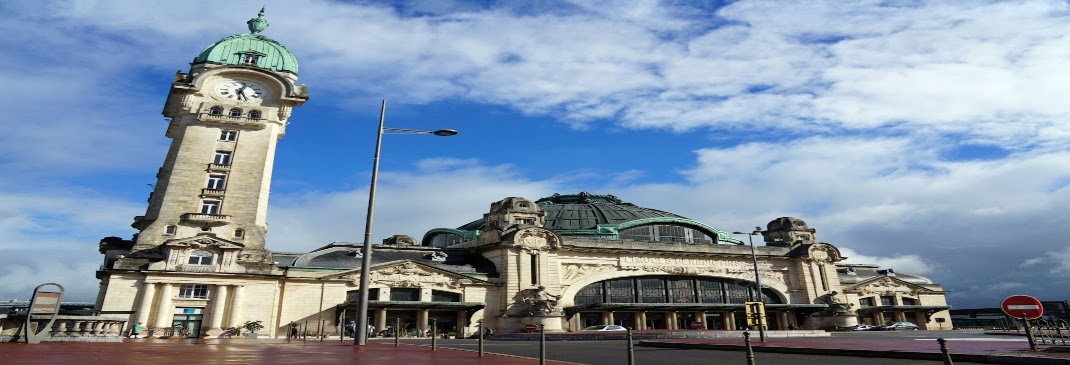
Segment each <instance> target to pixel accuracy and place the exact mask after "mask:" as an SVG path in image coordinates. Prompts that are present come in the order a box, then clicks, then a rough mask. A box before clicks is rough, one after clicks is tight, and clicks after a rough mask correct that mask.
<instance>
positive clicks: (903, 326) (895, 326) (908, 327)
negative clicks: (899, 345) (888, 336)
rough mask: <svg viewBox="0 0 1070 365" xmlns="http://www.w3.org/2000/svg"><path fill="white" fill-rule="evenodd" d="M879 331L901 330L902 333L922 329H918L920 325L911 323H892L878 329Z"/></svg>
mask: <svg viewBox="0 0 1070 365" xmlns="http://www.w3.org/2000/svg"><path fill="white" fill-rule="evenodd" d="M877 329H878V330H881V331H901V330H902V331H917V330H919V329H920V328H918V325H916V324H913V323H910V322H892V323H889V324H886V325H883V326H880V327H877Z"/></svg>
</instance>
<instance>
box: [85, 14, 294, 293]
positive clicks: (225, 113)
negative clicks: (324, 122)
mask: <svg viewBox="0 0 1070 365" xmlns="http://www.w3.org/2000/svg"><path fill="white" fill-rule="evenodd" d="M247 24H248V28H249V33H245V34H239V35H233V36H229V37H226V38H223V39H221V40H219V41H218V42H215V43H213V44H212V45H210V46H208V47H207V48H205V49H204V50H203V51H201V53H200V54H199V55H197V57H196V58H194V59H193V62H192V63H191V66H190V69H189V72H181V71H179V72H177V73H176V74H175V77H174V79H173V80H172V82H171V88H170V92H169V93H168V95H167V101H166V102H165V104H164V108H163V115H164V116H165V117H166V119H167V121H168V123H169V124H168V126H167V131H166V133H165V135H166V136H167V137H168V138H171V139H172V142H171V147H170V149H169V150H168V152H167V155H166V157H165V158H164V161H163V165H162V166H161V167H160V169H159V172H158V173H157V174H156V178H157V181H156V184H155V186H154V189H153V191H152V193H151V194H150V195H149V199H148V209H147V210H146V212H145V215H143V216H137V217H135V218H134V223H133V224H132V227H133V228H135V229H137V230H138V233H137V235H136V237H135V239H134V240H133V242H132V243H133V245H132V246H131V247H130V250H129V251H127V252H126V253H125V254H124V255H122V256H117V257H113V258H112V261H114V264H113V265H109V262H108V261H109V260H108V259H105V266H112V267H114V268H116V269H148V270H177V271H186V269H189V268H190V267H193V266H196V269H197V270H203V271H205V272H220V273H245V272H248V273H261V274H267V273H270V272H271V271H272V269H273V265H271V264H272V262H271V252H270V251H268V250H267V249H266V248H265V247H264V237H265V234H266V233H267V206H268V195H269V193H270V187H271V172H272V165H273V161H274V155H275V146H276V143H277V142H278V141H279V139H280V138H282V136H283V135H284V134H285V133H286V125H287V124H289V122H288V121H287V120H288V119H289V117H290V113H291V111H292V109H293V108H294V107H296V106H300V105H302V104H303V103H304V102H305V101H306V100H308V91H307V90H306V88H305V86H304V85H296V84H295V83H296V81H297V61H296V59H294V57H293V55H292V54H291V53H290V52H289V51H288V50H287V49H286V47H284V46H283V45H282V44H280V43H279V42H276V41H275V40H273V39H271V38H268V37H265V36H263V35H261V34H260V32H261V31H263V30H264V29H265V28H266V27H267V25H268V23H267V20H265V19H264V11H263V9H261V10H260V13H259V14H258V16H257V17H256V18H253V19H250V20H249V21H248V22H247ZM103 246H104V244H103V243H102V247H101V250H102V253H103V251H104V250H105V247H103ZM123 251H125V250H123ZM105 254H106V253H105ZM106 255H107V254H106ZM197 255H201V256H200V257H207V258H206V259H204V260H201V259H200V257H199V256H197ZM205 263H207V264H208V265H203V264H205Z"/></svg>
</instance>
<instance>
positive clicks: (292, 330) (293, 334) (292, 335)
mask: <svg viewBox="0 0 1070 365" xmlns="http://www.w3.org/2000/svg"><path fill="white" fill-rule="evenodd" d="M298 332H299V331H298V329H297V326H290V338H297V334H298Z"/></svg>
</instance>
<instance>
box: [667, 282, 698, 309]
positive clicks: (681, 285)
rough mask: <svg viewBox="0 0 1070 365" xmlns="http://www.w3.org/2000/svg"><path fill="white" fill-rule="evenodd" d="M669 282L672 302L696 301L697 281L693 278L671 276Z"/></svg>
mask: <svg viewBox="0 0 1070 365" xmlns="http://www.w3.org/2000/svg"><path fill="white" fill-rule="evenodd" d="M666 282H667V283H668V284H669V300H670V303H695V285H694V284H695V281H694V279H692V278H676V277H674V278H670V279H668V280H666Z"/></svg>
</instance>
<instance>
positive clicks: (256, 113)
mask: <svg viewBox="0 0 1070 365" xmlns="http://www.w3.org/2000/svg"><path fill="white" fill-rule="evenodd" d="M249 119H260V111H259V110H250V111H249Z"/></svg>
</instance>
